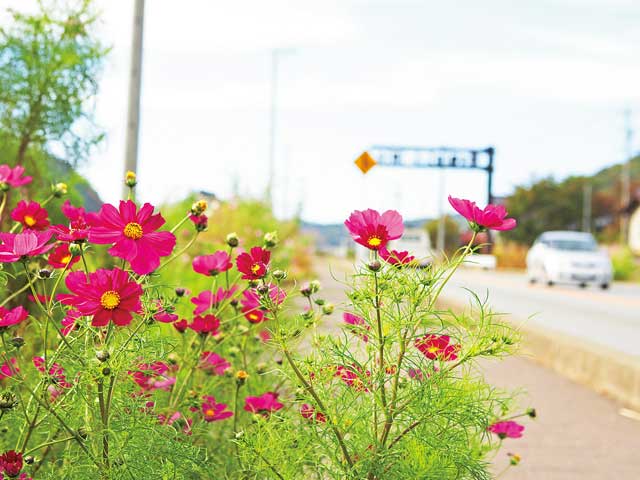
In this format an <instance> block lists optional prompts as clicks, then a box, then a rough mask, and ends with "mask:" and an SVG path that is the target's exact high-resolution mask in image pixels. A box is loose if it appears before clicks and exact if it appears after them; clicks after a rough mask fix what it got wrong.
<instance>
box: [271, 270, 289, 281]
mask: <svg viewBox="0 0 640 480" xmlns="http://www.w3.org/2000/svg"><path fill="white" fill-rule="evenodd" d="M271 275H273V278H275V279H276V280H284V279H285V278H287V272H285V271H284V270H274V271H273V273H272V274H271Z"/></svg>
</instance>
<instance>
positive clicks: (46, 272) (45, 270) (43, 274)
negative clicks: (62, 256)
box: [38, 268, 51, 279]
mask: <svg viewBox="0 0 640 480" xmlns="http://www.w3.org/2000/svg"><path fill="white" fill-rule="evenodd" d="M38 276H39V277H40V278H43V279H44V278H50V277H51V270H49V269H48V268H42V269H40V270H39V271H38Z"/></svg>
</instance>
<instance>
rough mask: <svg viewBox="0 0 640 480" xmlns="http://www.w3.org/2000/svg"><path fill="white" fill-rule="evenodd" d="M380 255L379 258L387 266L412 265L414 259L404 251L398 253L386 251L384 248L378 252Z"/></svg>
mask: <svg viewBox="0 0 640 480" xmlns="http://www.w3.org/2000/svg"><path fill="white" fill-rule="evenodd" d="M379 253H380V258H382V260H384V261H385V262H387V263H388V264H389V265H398V266H401V265H409V264H410V263H412V262H413V261H414V260H415V259H416V257H414V256H413V255H409V252H406V251H402V252H399V251H398V250H391V251H389V250H387V249H386V248H381V249H380V250H379Z"/></svg>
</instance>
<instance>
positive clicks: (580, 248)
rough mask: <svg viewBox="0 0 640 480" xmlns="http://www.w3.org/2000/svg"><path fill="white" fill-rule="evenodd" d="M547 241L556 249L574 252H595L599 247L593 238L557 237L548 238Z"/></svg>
mask: <svg viewBox="0 0 640 480" xmlns="http://www.w3.org/2000/svg"><path fill="white" fill-rule="evenodd" d="M545 243H546V244H547V245H549V246H550V247H551V248H553V249H555V250H568V251H572V252H595V251H596V250H597V249H598V245H596V242H594V241H593V240H575V239H572V240H568V239H557V240H547V241H546V242H545Z"/></svg>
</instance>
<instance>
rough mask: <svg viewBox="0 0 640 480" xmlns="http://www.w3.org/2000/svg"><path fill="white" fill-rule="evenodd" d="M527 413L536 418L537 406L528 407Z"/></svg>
mask: <svg viewBox="0 0 640 480" xmlns="http://www.w3.org/2000/svg"><path fill="white" fill-rule="evenodd" d="M527 415H529V416H530V417H531V418H536V417H537V416H538V414H537V412H536V409H535V408H527Z"/></svg>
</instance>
